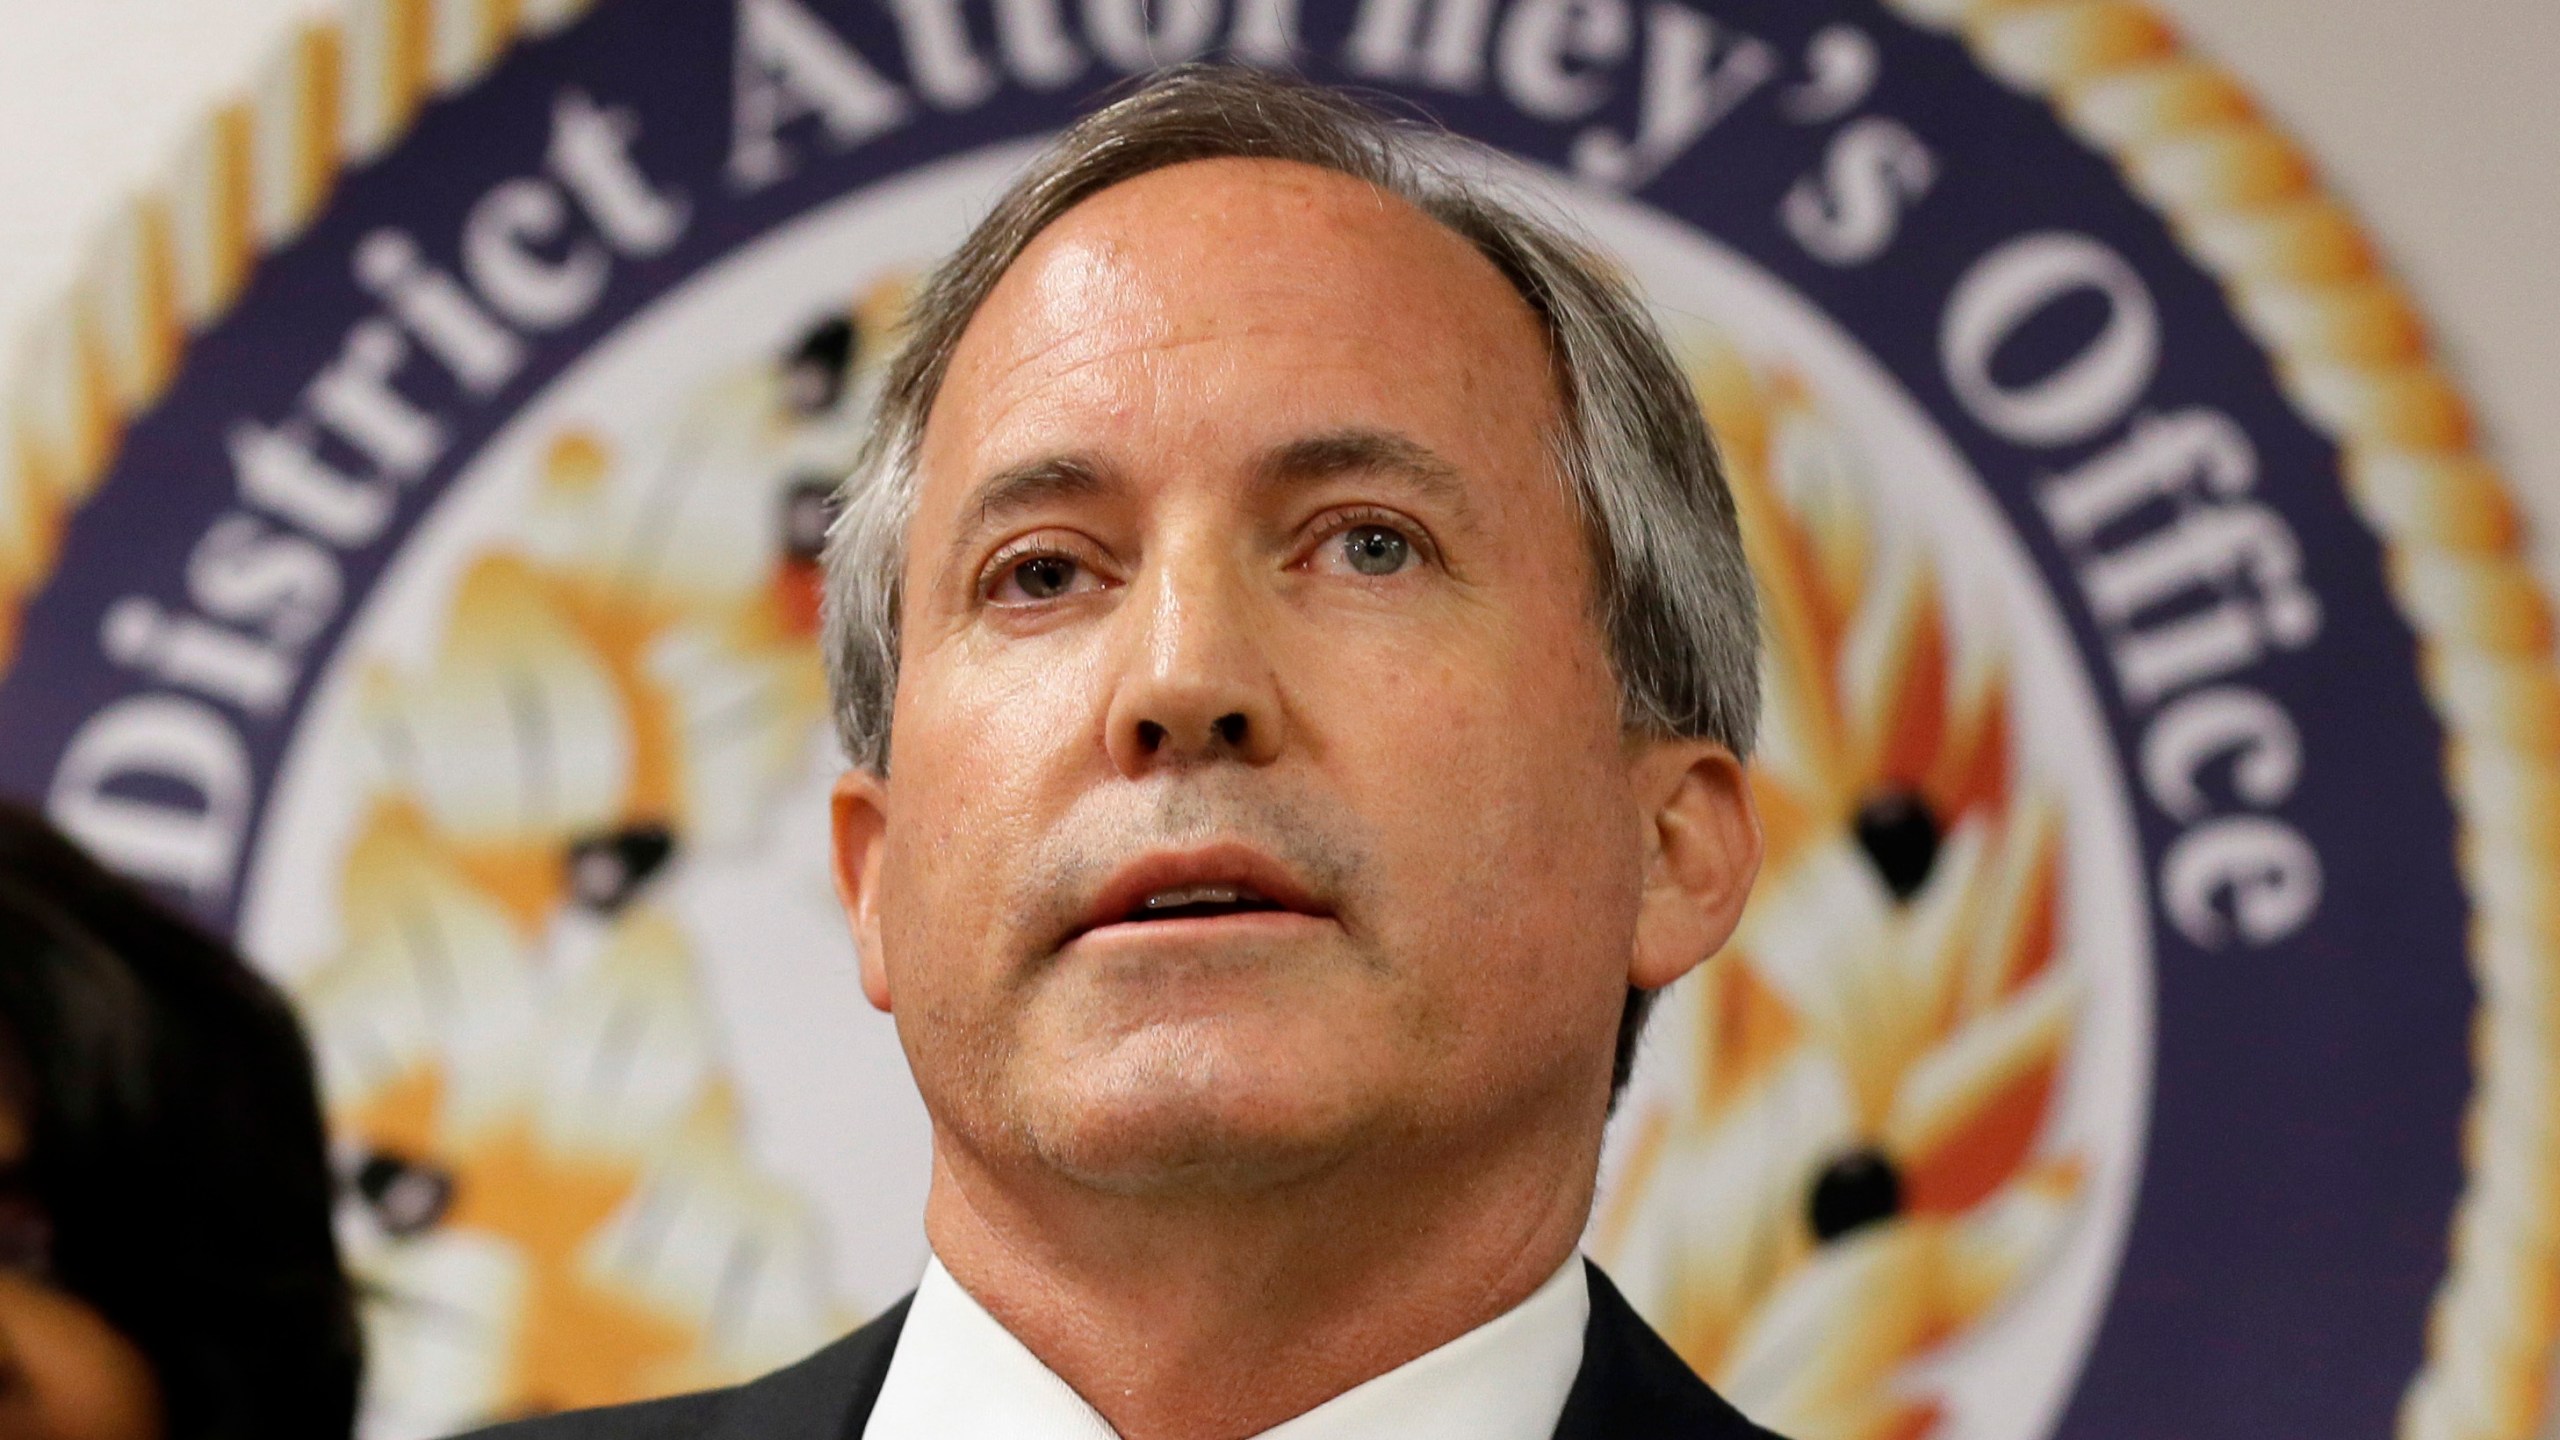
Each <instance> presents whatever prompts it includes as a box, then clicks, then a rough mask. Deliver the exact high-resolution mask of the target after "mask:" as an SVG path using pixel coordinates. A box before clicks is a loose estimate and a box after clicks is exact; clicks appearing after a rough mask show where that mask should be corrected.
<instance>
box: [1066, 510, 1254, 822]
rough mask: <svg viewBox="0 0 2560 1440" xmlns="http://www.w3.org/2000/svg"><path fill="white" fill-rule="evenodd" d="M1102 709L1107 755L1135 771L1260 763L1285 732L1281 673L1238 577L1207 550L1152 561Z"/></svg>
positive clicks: (1127, 610) (1131, 609) (1129, 612)
mask: <svg viewBox="0 0 2560 1440" xmlns="http://www.w3.org/2000/svg"><path fill="white" fill-rule="evenodd" d="M1139 588H1140V590H1141V592H1142V593H1141V594H1140V595H1138V596H1136V597H1133V598H1135V599H1136V600H1137V601H1138V603H1137V604H1135V605H1130V606H1125V607H1124V608H1123V609H1122V611H1121V615H1122V617H1123V618H1124V620H1125V621H1126V622H1128V623H1130V624H1131V629H1132V633H1131V634H1130V635H1129V636H1128V637H1127V639H1126V642H1125V648H1124V649H1123V650H1122V652H1121V653H1122V656H1123V657H1124V658H1123V659H1122V661H1121V664H1120V674H1119V676H1118V677H1117V684H1116V687H1115V689H1114V693H1113V695H1112V700H1111V708H1110V712H1109V714H1108V715H1107V716H1106V717H1105V721H1104V723H1105V725H1106V726H1107V733H1106V735H1105V744H1106V745H1107V746H1108V747H1109V749H1110V752H1111V761H1112V764H1113V765H1114V766H1115V767H1116V768H1118V770H1119V771H1120V773H1122V774H1123V775H1127V776H1131V777H1133V778H1134V777H1136V776H1139V775H1143V774H1146V773H1148V772H1149V771H1151V770H1154V769H1158V768H1161V767H1164V766H1168V765H1188V764H1195V763H1200V762H1204V761H1213V760H1234V761H1240V762H1242V763H1244V764H1247V765H1263V764H1268V763H1270V762H1271V761H1272V760H1273V759H1275V758H1277V757H1278V755H1279V753H1280V748H1281V745H1282V743H1283V741H1284V739H1285V737H1284V735H1283V734H1282V728H1283V725H1284V723H1285V722H1284V717H1283V714H1282V706H1281V702H1280V692H1279V685H1278V677H1277V676H1276V675H1274V674H1273V672H1272V666H1271V657H1270V655H1269V653H1268V651H1267V650H1266V648H1265V638H1266V637H1265V636H1264V634H1263V631H1262V627H1261V625H1260V623H1259V621H1260V619H1261V617H1260V616H1258V615H1257V614H1256V607H1255V605H1254V603H1253V601H1252V598H1251V597H1250V596H1249V595H1248V594H1246V593H1245V589H1246V587H1245V585H1244V584H1243V582H1242V579H1241V577H1239V576H1236V575H1234V574H1232V573H1230V571H1229V568H1228V566H1227V565H1225V564H1223V563H1221V562H1219V561H1215V560H1210V559H1207V558H1205V557H1202V558H1198V559H1194V560H1190V561H1175V562H1172V563H1167V564H1165V565H1162V566H1159V567H1153V568H1152V573H1150V574H1147V575H1145V576H1144V577H1142V579H1141V580H1140V582H1139Z"/></svg>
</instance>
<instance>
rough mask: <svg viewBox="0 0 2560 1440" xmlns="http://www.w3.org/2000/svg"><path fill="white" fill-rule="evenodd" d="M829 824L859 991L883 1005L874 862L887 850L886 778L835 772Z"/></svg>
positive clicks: (885, 979)
mask: <svg viewBox="0 0 2560 1440" xmlns="http://www.w3.org/2000/svg"><path fill="white" fill-rule="evenodd" d="M829 818H830V820H831V822H832V824H833V827H834V830H835V869H836V898H837V899H839V900H842V901H843V902H844V913H845V919H846V920H847V921H848V922H849V923H850V924H851V925H852V926H853V943H854V946H855V948H857V949H859V950H860V951H861V952H862V993H863V995H864V996H866V997H867V998H869V1000H870V1001H871V1003H872V1005H873V1006H874V1007H876V1008H878V1009H880V1010H882V1011H886V1010H887V1009H888V1008H889V967H888V964H887V963H886V961H885V960H884V959H883V957H882V955H881V951H880V862H881V857H882V856H883V855H885V854H886V853H887V852H888V841H887V838H886V837H887V835H888V831H889V782H888V781H887V780H886V779H884V778H882V777H881V776H878V775H874V774H872V773H871V772H870V771H868V770H858V769H857V770H848V771H846V772H845V773H843V774H842V775H839V776H837V777H836V788H835V795H834V797H833V800H832V802H831V803H830V805H829Z"/></svg>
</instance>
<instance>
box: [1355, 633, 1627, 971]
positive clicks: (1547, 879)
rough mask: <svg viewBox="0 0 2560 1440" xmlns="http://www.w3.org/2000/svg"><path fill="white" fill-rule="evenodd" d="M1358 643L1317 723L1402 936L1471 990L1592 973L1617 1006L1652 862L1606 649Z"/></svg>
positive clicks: (1523, 641)
mask: <svg viewBox="0 0 2560 1440" xmlns="http://www.w3.org/2000/svg"><path fill="white" fill-rule="evenodd" d="M1559 628H1561V627H1559ZM1358 638H1359V637H1358V636H1357V635H1356V634H1354V633H1350V632H1343V633H1341V634H1338V635H1337V636H1336V637H1335V638H1334V639H1332V640H1329V641H1326V642H1322V643H1323V644H1324V645H1325V646H1326V647H1327V648H1329V649H1331V650H1332V652H1333V653H1331V654H1329V655H1326V656H1324V657H1323V658H1322V659H1321V660H1320V661H1319V662H1318V663H1315V664H1313V665H1310V666H1309V667H1308V669H1307V670H1306V672H1305V673H1306V674H1307V675H1308V676H1310V677H1324V678H1322V679H1315V680H1312V682H1311V684H1310V685H1309V687H1308V689H1307V691H1306V693H1307V695H1308V700H1307V708H1308V709H1309V710H1310V711H1311V712H1313V713H1311V714H1310V715H1309V716H1308V724H1309V727H1310V728H1311V729H1312V730H1314V731H1315V732H1316V733H1317V735H1318V736H1319V737H1321V738H1320V743H1319V744H1318V745H1317V746H1316V747H1315V748H1316V753H1317V754H1318V756H1319V757H1320V758H1319V763H1320V764H1322V765H1323V766H1324V767H1325V768H1326V769H1327V770H1329V771H1331V772H1332V773H1331V775H1330V776H1329V779H1330V781H1331V786H1330V788H1332V789H1333V790H1334V792H1335V793H1337V794H1339V795H1341V796H1343V797H1344V798H1345V799H1346V801H1347V802H1348V803H1350V804H1352V805H1354V806H1356V807H1357V808H1358V809H1359V810H1360V812H1361V813H1362V815H1363V818H1364V819H1365V820H1366V822H1367V823H1368V825H1369V827H1370V828H1371V830H1372V832H1373V833H1374V834H1375V835H1376V836H1377V837H1378V841H1379V855H1378V859H1379V861H1380V863H1381V865H1382V867H1383V874H1382V878H1383V879H1384V880H1385V881H1386V883H1387V884H1388V885H1389V886H1390V887H1391V888H1392V890H1393V891H1394V892H1395V893H1394V898H1393V901H1392V906H1393V911H1394V914H1393V915H1392V916H1390V917H1388V922H1387V923H1391V924H1395V925H1397V926H1398V927H1399V928H1403V929H1406V930H1407V931H1408V938H1409V939H1411V940H1413V941H1414V942H1416V943H1419V944H1423V945H1426V946H1428V947H1429V948H1430V949H1432V950H1433V951H1435V952H1439V951H1445V952H1449V953H1448V960H1447V963H1448V964H1450V965H1452V966H1455V967H1460V968H1462V969H1463V970H1464V971H1465V973H1466V974H1468V975H1471V976H1481V975H1482V974H1483V972H1484V971H1485V969H1486V968H1487V967H1491V966H1498V965H1501V964H1504V963H1515V964H1520V965H1524V966H1532V967H1537V968H1539V969H1541V970H1542V971H1544V972H1547V973H1556V972H1557V970H1558V967H1561V966H1566V965H1574V964H1579V965H1580V966H1581V967H1582V968H1583V970H1585V971H1586V972H1588V975H1589V976H1590V977H1592V983H1593V984H1595V985H1598V986H1599V987H1600V988H1601V990H1602V991H1604V992H1608V993H1614V991H1615V989H1616V988H1618V987H1622V986H1623V985H1624V970H1625V964H1626V959H1627V953H1626V952H1627V946H1628V944H1629V943H1630V942H1629V939H1628V937H1630V936H1631V935H1632V933H1633V931H1632V926H1633V917H1634V912H1635V901H1636V896H1637V890H1638V883H1639V881H1640V880H1641V851H1640V847H1639V841H1640V837H1639V835H1638V834H1637V832H1636V830H1635V827H1634V821H1633V808H1632V802H1631V800H1630V799H1629V798H1628V797H1627V794H1626V785H1627V776H1626V766H1625V761H1624V758H1623V749H1622V746H1621V744H1620V741H1619V737H1618V719H1617V717H1618V708H1617V700H1616V682H1615V679H1614V677H1613V676H1612V675H1611V674H1610V673H1609V670H1608V667H1607V665H1606V662H1605V660H1604V659H1603V658H1602V657H1601V656H1600V655H1599V654H1598V652H1597V647H1596V644H1594V643H1591V642H1587V641H1584V640H1582V639H1581V637H1580V636H1578V635H1574V634H1570V633H1568V634H1560V635H1544V634H1540V633H1537V632H1529V633H1526V634H1524V633H1523V632H1522V631H1521V630H1519V629H1516V628H1510V627H1501V626H1482V627H1461V628H1460V629H1459V630H1458V631H1456V632H1450V631H1443V632H1442V633H1440V634H1439V635H1437V636H1436V637H1432V638H1431V640H1430V642H1429V643H1401V644H1396V645H1392V646H1385V647H1381V653H1375V654H1371V655H1367V656H1363V655H1358V654H1350V653H1344V652H1345V651H1349V650H1353V649H1356V648H1358ZM1433 937H1444V938H1433ZM1558 978H1561V975H1560V974H1559V975H1558Z"/></svg>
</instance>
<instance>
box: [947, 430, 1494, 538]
mask: <svg viewBox="0 0 2560 1440" xmlns="http://www.w3.org/2000/svg"><path fill="white" fill-rule="evenodd" d="M1350 474H1374V475H1379V476H1382V477H1385V478H1389V479H1393V480H1399V481H1402V482H1403V483H1404V484H1406V485H1408V486H1410V487H1411V488H1412V489H1413V490H1414V491H1416V492H1417V493H1419V494H1422V495H1424V496H1427V497H1429V498H1431V499H1433V500H1435V501H1438V502H1439V503H1441V504H1443V505H1446V506H1447V507H1449V509H1450V510H1451V511H1453V512H1455V514H1456V515H1457V517H1458V519H1459V520H1461V521H1467V520H1470V519H1472V517H1473V512H1472V510H1471V509H1470V507H1469V506H1468V504H1467V487H1466V483H1465V482H1464V481H1463V480H1462V479H1460V478H1459V474H1458V469H1457V467H1456V466H1454V465H1451V464H1450V463H1449V462H1448V461H1446V460H1444V459H1442V458H1441V457H1440V455H1439V454H1438V453H1437V452H1436V451H1434V450H1432V449H1431V447H1429V446H1427V445H1424V444H1422V443H1421V442H1420V441H1417V440H1414V439H1412V438H1410V437H1408V436H1404V435H1399V434H1396V433H1395V432H1394V431H1391V430H1373V429H1361V428H1354V429H1346V430H1329V431H1326V432H1324V433H1323V434H1319V435H1309V436H1305V437H1303V438H1301V439H1297V440H1290V441H1286V442H1283V443H1282V444H1280V445H1278V446H1276V447H1274V448H1273V449H1272V450H1271V451H1270V452H1269V453H1267V454H1265V455H1264V456H1263V457H1262V460H1261V461H1260V463H1258V464H1256V465H1255V466H1254V477H1253V484H1254V488H1255V489H1257V490H1266V491H1268V490H1285V489H1289V488H1292V487H1296V486H1302V485H1312V484H1315V483H1317V482H1320V481H1324V480H1329V479H1332V478H1334V477H1335V476H1339V475H1350ZM1117 483H1118V482H1117V481H1116V480H1115V479H1114V478H1113V476H1112V474H1111V472H1110V469H1109V468H1108V467H1107V466H1105V465H1104V464H1102V463H1101V462H1099V461H1097V460H1094V459H1093V458H1091V457H1089V456H1085V455H1078V454H1065V455H1044V456H1042V457H1040V458H1039V459H1036V460H1027V461H1024V462H1022V463H1021V464H1018V465H1008V466H1006V467H1005V468H1004V469H1002V470H999V471H997V472H996V473H995V474H993V475H990V476H988V477H987V478H986V479H985V480H983V481H980V482H979V484H978V488H977V489H976V490H975V491H973V492H971V494H970V496H969V498H968V501H967V502H966V505H967V508H966V510H965V511H964V513H963V516H962V519H961V522H960V525H959V527H958V529H957V530H955V531H954V532H953V534H952V539H951V546H950V551H949V553H948V555H947V556H946V557H945V562H944V563H945V567H946V568H948V566H950V565H952V564H956V563H958V562H959V560H960V559H961V558H962V556H963V555H964V554H965V553H966V552H967V551H968V550H970V549H971V548H973V547H974V546H976V544H977V543H978V538H979V537H980V536H982V535H984V534H985V533H986V532H987V531H989V530H992V529H995V528H997V527H999V526H1001V525H1002V524H1004V522H1006V521H1008V520H1010V519H1012V518H1013V517H1015V516H1017V515H1020V514H1022V513H1023V512H1025V511H1029V510H1036V509H1038V508H1040V507H1042V506H1044V505H1048V504H1051V503H1054V502H1056V501H1060V500H1075V499H1082V498H1085V497H1088V496H1093V495H1099V494H1101V493H1103V492H1104V491H1107V490H1110V489H1112V488H1113V487H1114V486H1115V485H1116V484H1117Z"/></svg>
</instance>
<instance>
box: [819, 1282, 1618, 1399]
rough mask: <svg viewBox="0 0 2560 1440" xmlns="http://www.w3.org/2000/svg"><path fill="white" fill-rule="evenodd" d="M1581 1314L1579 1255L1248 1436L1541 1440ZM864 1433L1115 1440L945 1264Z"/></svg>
mask: <svg viewBox="0 0 2560 1440" xmlns="http://www.w3.org/2000/svg"><path fill="white" fill-rule="evenodd" d="M1590 1315H1591V1286H1590V1282H1589V1280H1587V1279H1586V1278H1585V1277H1584V1275H1583V1272H1582V1257H1581V1256H1580V1255H1575V1256H1573V1257H1572V1258H1570V1259H1568V1260H1567V1261H1566V1262H1565V1263H1564V1265H1563V1267H1562V1268H1560V1269H1558V1270H1557V1271H1556V1273H1555V1274H1554V1275H1553V1276H1552V1277H1550V1278H1549V1279H1548V1281H1547V1283H1545V1284H1544V1285H1541V1286H1539V1287H1538V1289H1537V1290H1536V1292H1535V1293H1533V1294H1531V1295H1530V1296H1529V1298H1528V1299H1526V1300H1523V1301H1521V1302H1520V1303H1519V1304H1518V1305H1515V1306H1513V1307H1512V1308H1511V1309H1509V1310H1507V1311H1504V1312H1503V1313H1502V1314H1500V1315H1497V1316H1495V1317H1494V1318H1493V1319H1491V1320H1488V1321H1486V1322H1485V1323H1483V1324H1482V1325H1479V1326H1477V1327H1476V1328H1475V1329H1473V1330H1470V1331H1468V1332H1467V1333H1466V1334H1464V1335H1461V1336H1459V1337H1458V1338H1457V1339H1455V1340H1452V1341H1450V1342H1449V1343H1448V1344H1446V1345H1443V1346H1441V1347H1440V1348H1439V1349H1437V1350H1434V1351H1431V1352H1430V1353H1429V1354H1427V1355H1422V1356H1418V1357H1416V1358H1414V1359H1412V1360H1409V1361H1407V1362H1405V1363H1404V1364H1402V1365H1399V1366H1397V1367H1396V1368H1395V1369H1393V1370H1390V1371H1388V1372H1387V1373H1386V1374H1384V1375H1380V1376H1378V1377H1377V1378H1376V1379H1373V1380H1369V1381H1366V1382H1364V1383H1362V1384H1359V1385H1355V1386H1353V1387H1352V1388H1351V1389H1349V1390H1346V1391H1344V1392H1343V1393H1341V1394H1339V1395H1336V1396H1334V1397H1333V1398H1332V1399H1330V1400H1327V1401H1326V1402H1324V1403H1323V1404H1321V1405H1319V1406H1317V1407H1316V1408H1314V1409H1313V1410H1310V1411H1308V1412H1306V1413H1305V1414H1303V1415H1300V1416H1298V1417H1297V1418H1295V1419H1293V1420H1287V1421H1283V1422H1282V1423H1281V1424H1279V1425H1278V1426H1275V1427H1274V1428H1272V1429H1269V1430H1265V1431H1263V1432H1262V1434H1261V1435H1260V1436H1259V1437H1257V1440H1378V1437H1384V1436H1394V1437H1396V1440H1548V1437H1550V1436H1552V1435H1553V1434H1554V1433H1555V1428H1556V1421H1557V1418H1558V1417H1560V1416H1561V1415H1562V1414H1563V1413H1564V1401H1565V1395H1566V1393H1567V1392H1568V1391H1570V1390H1572V1389H1573V1377H1574V1375H1575V1374H1576V1373H1577V1372H1579V1371H1580V1370H1581V1368H1582V1332H1583V1326H1584V1324H1585V1322H1586V1321H1587V1320H1588V1319H1589V1318H1590ZM1273 1363H1275V1364H1286V1363H1288V1362H1287V1359H1286V1357H1274V1360H1273ZM862 1436H863V1440H955V1437H957V1440H969V1437H978V1436H984V1437H988V1440H1117V1436H1116V1435H1115V1434H1114V1432H1113V1431H1112V1429H1111V1426H1110V1423H1109V1422H1107V1421H1105V1420H1104V1419H1103V1418H1102V1417H1101V1416H1100V1415H1099V1414H1097V1413H1095V1411H1094V1408H1093V1407H1092V1406H1090V1405H1087V1404H1086V1403H1085V1402H1084V1398H1083V1397H1082V1396H1080V1395H1078V1394H1076V1392H1075V1391H1074V1390H1072V1389H1070V1388H1068V1385H1067V1382H1066V1381H1064V1380H1061V1379H1059V1378H1058V1377H1057V1375H1056V1374H1055V1373H1054V1372H1052V1371H1051V1370H1050V1369H1049V1367H1048V1366H1046V1365H1043V1364H1041V1363H1040V1360H1039V1357H1037V1356H1035V1355H1033V1354H1032V1353H1031V1352H1030V1351H1029V1350H1027V1349H1025V1348H1023V1344H1022V1342H1021V1341H1019V1340H1016V1339H1015V1338H1013V1332H1011V1331H1009V1330H1007V1329H1005V1328H1004V1326H1002V1325H1000V1324H998V1323H997V1322H996V1318H995V1317H994V1316H993V1315H990V1314H988V1313H987V1312H986V1309H985V1307H983V1306H981V1305H980V1304H979V1303H978V1302H977V1301H976V1300H973V1299H971V1298H970V1296H969V1292H968V1291H966V1290H963V1289H961V1288H960V1284H959V1282H958V1281H956V1280H953V1279H952V1278H951V1273H950V1272H949V1271H947V1270H945V1269H943V1268H942V1262H941V1261H940V1260H934V1261H932V1262H931V1263H929V1264H927V1265H926V1266H925V1272H924V1281H923V1283H922V1284H920V1285H918V1286H917V1287H916V1298H915V1303H914V1304H913V1305H912V1306H910V1307H909V1308H908V1310H907V1323H906V1325H905V1327H904V1328H902V1329H901V1330H900V1331H899V1332H898V1347H897V1349H896V1350H895V1351H893V1352H891V1354H890V1356H889V1373H888V1375H887V1376H886V1377H885V1378H884V1379H883V1380H882V1382H881V1386H880V1401H879V1403H878V1404H877V1405H875V1406H873V1407H872V1411H871V1419H870V1420H869V1422H868V1423H866V1424H865V1425H864V1426H863V1429H862Z"/></svg>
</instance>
